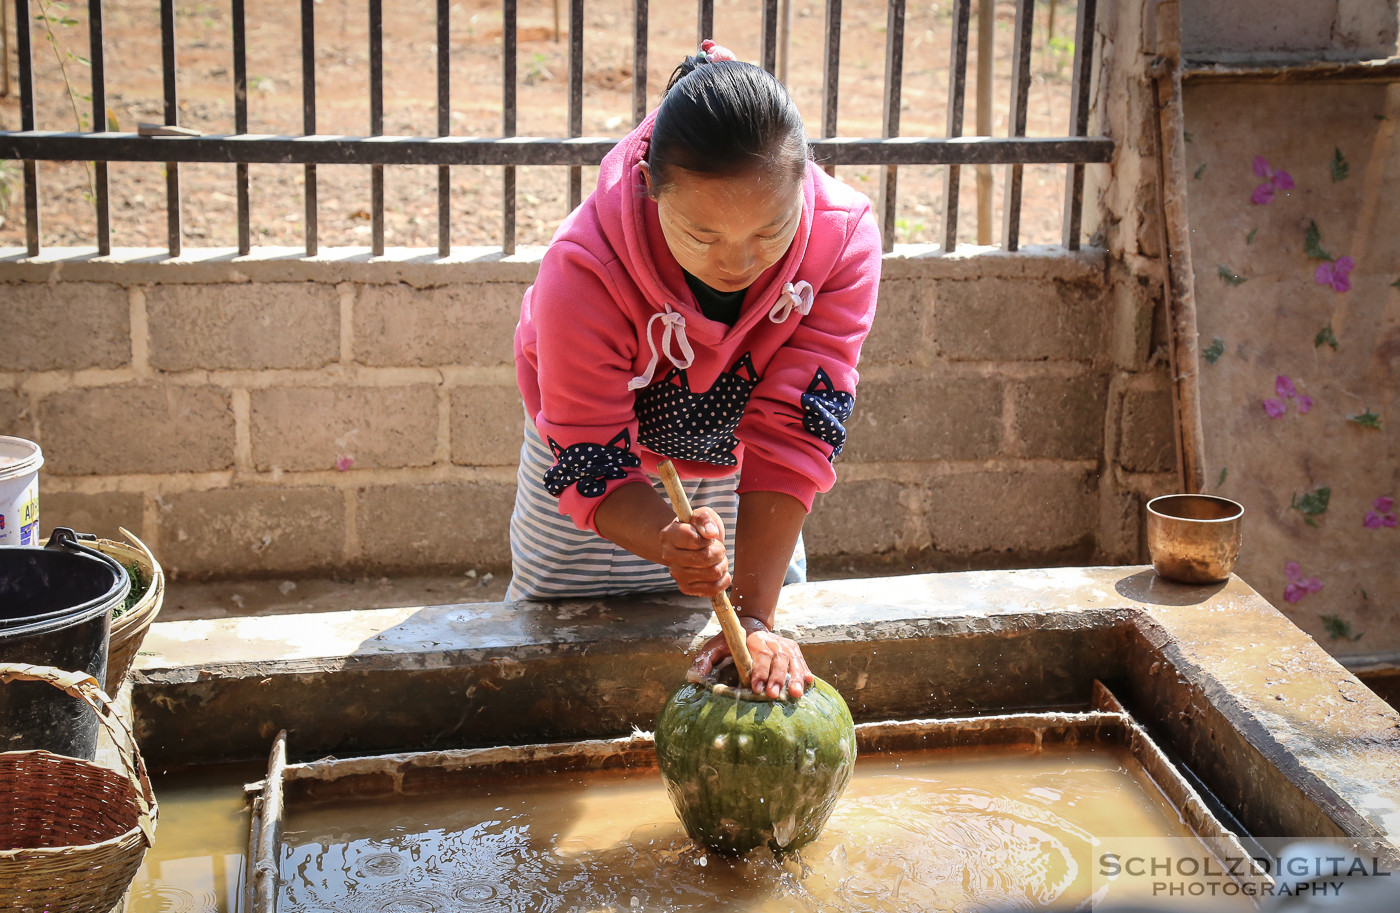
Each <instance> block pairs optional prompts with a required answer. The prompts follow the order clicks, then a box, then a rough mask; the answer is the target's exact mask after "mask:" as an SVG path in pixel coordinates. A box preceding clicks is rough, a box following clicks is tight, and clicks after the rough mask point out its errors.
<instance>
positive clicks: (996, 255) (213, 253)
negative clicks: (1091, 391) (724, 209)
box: [0, 244, 1105, 287]
mask: <svg viewBox="0 0 1400 913" xmlns="http://www.w3.org/2000/svg"><path fill="white" fill-rule="evenodd" d="M544 251H545V248H543V247H520V248H517V249H516V252H515V254H513V255H512V256H509V257H506V256H503V255H502V254H501V249H500V248H499V247H454V248H453V249H452V256H450V257H446V258H439V257H438V255H437V251H436V250H433V249H428V248H421V247H391V248H387V249H386V250H385V251H384V255H383V256H381V257H375V256H373V255H371V254H370V250H369V248H368V247H335V248H326V249H324V250H322V251H321V252H320V253H318V254H317V255H316V256H314V257H307V256H304V251H303V249H302V248H300V247H256V248H254V249H253V251H252V253H250V254H249V255H248V256H246V257H240V256H239V255H238V250H237V248H230V247H210V248H191V249H187V250H185V251H183V252H182V253H181V254H180V256H178V257H168V256H167V255H166V251H165V249H164V248H151V247H120V248H115V249H113V251H112V253H111V254H110V255H109V256H106V257H100V256H98V254H97V248H95V247H54V248H48V249H45V250H44V251H43V252H42V253H40V255H39V256H38V257H30V256H28V251H26V250H25V249H24V248H22V247H0V281H21V282H47V281H54V280H57V279H58V278H59V277H60V276H61V277H62V278H63V279H66V280H69V281H75V280H76V281H92V280H105V281H114V280H118V279H119V281H120V284H122V285H140V284H144V283H152V282H160V283H163V284H169V283H172V282H308V281H313V282H331V283H336V282H406V283H409V284H410V285H415V286H419V287H428V286H434V285H443V284H446V283H451V282H483V281H498V282H531V281H533V280H534V278H535V273H536V272H537V271H538V270H539V265H540V258H541V257H543V256H544ZM115 266H120V267H121V269H120V270H119V271H118V270H113V267H115ZM1104 270H1105V253H1104V251H1102V250H1099V249H1082V250H1079V251H1071V250H1068V249H1067V248H1064V247H1059V246H1052V245H1028V246H1026V247H1022V248H1021V249H1020V250H1019V251H1010V252H1008V251H1004V250H1001V249H1000V248H996V247H976V246H972V245H967V246H963V247H959V248H958V249H957V250H956V251H954V252H952V253H945V252H944V251H943V249H942V248H941V247H935V246H932V245H924V244H896V245H895V249H894V251H893V253H889V254H886V255H885V258H884V266H883V268H882V275H883V277H884V278H887V279H901V278H909V277H915V278H924V277H936V278H946V279H983V278H1023V277H1035V278H1046V279H1061V280H1067V281H1087V280H1098V281H1102V280H1103V278H1104Z"/></svg>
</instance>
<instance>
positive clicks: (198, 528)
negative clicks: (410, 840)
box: [0, 249, 1175, 579]
mask: <svg viewBox="0 0 1400 913" xmlns="http://www.w3.org/2000/svg"><path fill="white" fill-rule="evenodd" d="M148 256H149V252H139V253H138V252H125V253H123V252H118V254H117V255H116V256H114V257H112V258H110V259H106V260H100V261H99V260H95V259H93V258H91V256H90V255H85V254H82V253H79V252H71V251H70V252H62V251H59V252H56V253H53V254H47V255H45V257H43V258H41V259H39V260H32V261H31V260H26V259H24V258H23V257H22V256H21V252H19V251H0V296H3V298H4V300H5V301H6V304H7V306H6V308H5V312H6V314H7V315H8V316H7V318H6V319H7V330H8V332H7V333H6V336H7V337H8V340H9V341H8V342H7V343H6V345H5V347H4V348H5V352H6V361H5V363H4V364H0V433H6V434H15V435H19V436H22V437H27V438H30V439H32V440H35V441H38V442H39V443H40V445H41V446H42V447H43V449H44V453H45V458H46V463H45V466H44V468H43V471H42V474H41V488H40V510H41V524H42V526H43V528H44V530H46V531H47V530H49V529H52V528H53V527H54V526H56V525H71V526H74V527H77V528H79V529H83V530H91V531H95V532H99V533H102V534H104V535H115V531H116V528H117V527H118V526H124V527H126V528H128V529H130V530H131V531H132V532H134V533H136V534H137V535H139V536H141V537H142V539H144V540H145V541H146V542H147V543H148V544H149V545H150V546H151V547H152V548H153V549H154V550H155V551H156V553H157V555H158V557H159V558H160V559H161V561H162V563H163V564H164V565H165V567H166V568H167V569H168V570H169V571H170V572H171V573H172V575H174V576H177V577H185V578H192V579H201V578H220V577H239V576H272V577H276V576H287V577H295V576H301V575H326V574H329V575H337V576H358V575H361V574H402V573H437V572H463V571H465V570H468V569H472V568H480V569H482V570H487V569H490V570H493V571H496V572H502V571H504V570H505V569H506V567H507V565H508V562H509V547H508V538H507V523H508V519H509V515H510V509H511V504H512V500H513V497H514V491H515V469H516V459H517V454H518V449H519V444H520V427H521V416H522V410H521V404H520V397H519V394H518V393H517V391H516V388H515V376H514V368H513V358H512V334H513V330H514V325H515V322H516V318H517V314H518V308H519V302H520V296H521V293H522V292H523V291H524V290H525V288H526V287H527V286H528V284H529V283H530V282H531V281H532V280H533V277H534V275H535V271H536V269H537V266H538V256H539V251H532V252H525V253H522V254H521V255H519V256H517V257H514V258H510V259H507V260H502V259H500V258H499V257H497V256H489V255H482V256H480V257H479V258H475V259H474V258H473V257H472V256H470V255H468V256H461V257H458V258H455V259H454V260H451V261H438V262H427V261H425V259H424V257H423V254H422V252H397V253H391V255H390V256H388V257H386V258H382V259H380V260H377V261H375V262H369V260H368V258H367V257H366V256H364V255H363V254H361V253H356V252H351V251H341V252H329V253H328V254H326V255H323V256H322V257H319V258H315V259H311V260H306V259H301V258H299V257H296V256H291V255H288V256H285V257H283V256H279V255H278V253H277V252H271V253H263V254H260V255H257V256H255V257H253V258H241V259H236V258H233V257H231V256H230V255H229V254H228V253H227V252H216V251H206V252H194V253H192V254H189V255H188V256H187V257H185V258H183V259H181V260H179V261H160V260H156V259H154V258H152V259H147V257H148ZM1114 281H1115V272H1114V270H1112V269H1110V267H1109V266H1108V265H1107V262H1106V260H1105V257H1104V255H1103V253H1102V252H1097V253H1094V252H1086V253H1081V254H1070V253H1068V252H1066V251H1063V250H1059V249H1045V250H1034V249H1031V250H1024V251H1022V252H1019V253H1015V254H1006V253H1002V252H997V251H986V250H973V251H969V252H967V253H959V254H956V255H951V256H938V255H934V254H932V253H930V252H927V251H920V250H917V249H901V251H899V252H897V253H896V254H894V255H891V256H889V257H887V258H886V262H885V270H884V280H883V282H882V285H881V301H880V306H879V311H878V316H877V320H876V325H875V328H874V330H873V332H872V334H871V337H870V340H869V342H868V344H867V346H866V349H865V351H864V354H863V358H862V374H863V379H862V384H861V388H860V392H859V396H858V400H857V404H856V410H855V414H854V416H853V419H852V423H851V426H850V433H849V439H848V444H847V447H846V450H845V452H844V453H843V454H842V456H841V458H840V459H839V460H838V463H837V467H838V470H839V473H840V477H841V481H840V482H838V485H837V487H836V488H835V489H834V490H833V491H832V492H831V493H830V494H827V495H825V496H821V497H820V498H819V500H818V502H817V505H816V507H815V508H814V511H813V515H812V517H811V519H810V520H809V523H808V527H807V542H808V550H809V554H810V555H811V557H812V560H813V562H814V564H816V565H819V566H820V565H823V564H825V565H828V566H831V567H834V568H839V567H842V566H849V567H851V568H868V567H870V566H872V565H877V566H886V567H890V568H902V567H905V566H907V567H908V568H911V569H919V570H930V569H942V568H954V567H956V568H969V567H993V566H995V567H1004V566H1028V565H1036V564H1045V563H1114V562H1124V561H1126V562H1131V561H1137V560H1139V558H1140V542H1139V538H1140V500H1141V495H1142V494H1144V493H1147V492H1154V491H1158V490H1170V489H1171V488H1172V486H1173V485H1174V484H1175V483H1174V475H1173V469H1174V465H1175V461H1174V454H1173V453H1172V452H1171V432H1170V427H1171V425H1170V422H1171V419H1170V412H1169V411H1167V409H1166V407H1169V405H1170V400H1169V394H1168V399H1166V400H1165V401H1164V400H1163V395H1164V391H1167V390H1168V387H1167V379H1166V377H1165V376H1164V371H1163V369H1162V367H1161V365H1160V364H1159V363H1158V362H1154V361H1153V360H1152V359H1151V357H1150V354H1149V353H1150V352H1151V350H1152V343H1151V340H1150V339H1149V338H1147V337H1150V335H1151V332H1152V326H1153V321H1152V319H1151V315H1150V313H1149V314H1142V313H1138V312H1137V311H1133V310H1132V309H1131V308H1129V309H1127V310H1126V311H1125V309H1124V308H1123V307H1122V306H1121V305H1116V304H1115V303H1114V302H1115V301H1116V300H1117V298H1118V297H1119V296H1118V295H1117V294H1116V293H1115V291H1114V289H1113V288H1112V285H1113V283H1114ZM1134 300H1136V301H1138V304H1139V308H1140V309H1146V310H1149V311H1150V309H1151V307H1153V300H1152V299H1151V298H1150V297H1143V296H1138V298H1136V299H1134ZM1125 322H1126V325H1124V324H1125Z"/></svg>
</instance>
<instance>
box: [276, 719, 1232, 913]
mask: <svg viewBox="0 0 1400 913" xmlns="http://www.w3.org/2000/svg"><path fill="white" fill-rule="evenodd" d="M1118 847H1130V848H1131V851H1132V852H1133V853H1135V854H1144V853H1145V854H1149V855H1158V856H1161V857H1163V858H1166V857H1169V856H1172V857H1180V856H1181V855H1182V854H1183V853H1191V852H1194V853H1195V854H1196V855H1197V856H1198V857H1199V856H1200V855H1202V854H1203V853H1204V850H1203V848H1201V847H1200V844H1199V843H1196V842H1195V841H1194V838H1191V837H1190V835H1189V832H1188V831H1187V830H1186V829H1185V828H1184V827H1183V826H1182V824H1181V823H1180V822H1179V820H1178V818H1177V816H1176V813H1175V811H1174V810H1172V809H1171V808H1170V807H1169V806H1168V805H1167V804H1166V803H1165V801H1164V800H1163V799H1162V797H1161V796H1160V794H1159V793H1158V792H1157V790H1156V787H1155V786H1154V785H1153V784H1152V783H1151V781H1150V780H1149V779H1148V778H1147V777H1146V776H1145V775H1144V774H1143V773H1142V771H1141V769H1140V768H1139V767H1138V765H1137V764H1136V762H1135V761H1134V760H1133V759H1132V758H1131V756H1129V755H1128V754H1127V753H1126V752H1124V751H1121V750H1118V749H1116V748H1107V747H1098V748H1092V747H1091V748H1080V749H1076V750H1073V751H1066V752H1061V753H1056V752H1045V753H1034V752H1032V751H1029V750H1019V749H997V750H985V749H978V750H975V751H960V752H952V753H949V752H924V753H918V754H911V755H905V756H902V757H887V758H882V757H870V756H862V757H861V758H860V760H859V761H858V762H857V764H856V772H855V775H854V777H853V778H852V781H851V785H850V787H849V788H848V790H847V791H846V793H845V795H844V796H843V798H842V799H841V801H840V802H839V803H838V804H837V806H836V810H835V812H834V813H833V815H832V817H831V819H830V821H829V823H828V825H827V828H826V830H825V831H824V833H823V834H822V836H821V838H820V839H819V840H818V841H816V842H815V843H813V844H812V845H810V846H808V847H807V848H805V849H804V850H803V851H802V852H801V853H800V855H799V856H798V857H796V858H789V859H787V860H783V861H780V860H777V859H775V858H773V856H772V855H771V854H769V853H768V852H767V851H760V852H756V853H753V854H750V856H749V857H747V858H745V859H742V860H729V859H725V858H723V857H720V856H716V855H713V854H709V853H706V852H704V851H703V850H701V849H699V848H698V847H696V846H695V845H694V844H692V843H691V842H690V840H689V839H688V838H687V837H686V836H685V834H684V832H683V831H682V830H681V828H680V825H679V823H678V822H677V820H676V817H675V814H674V813H673V811H672V810H671V807H670V805H669V803H668V800H667V798H666V794H665V790H664V787H663V786H662V783H661V781H660V778H659V776H658V775H657V774H656V773H655V772H654V771H652V772H634V773H614V772H608V773H592V774H587V775H583V776H572V775H571V776H567V777H566V776H562V775H561V776H556V777H552V778H539V779H528V780H495V781H492V782H490V783H487V784H485V785H484V789H483V790H482V791H481V792H480V793H478V794H475V795H472V796H466V795H444V796H437V797H432V798H423V799H418V798H415V799H406V800H396V801H392V802H384V801H380V802H375V803H339V804H336V805H333V806H331V805H327V806H323V807H305V806H303V807H300V808H297V807H295V806H294V807H293V808H292V809H291V814H290V815H289V818H288V820H287V829H286V832H285V836H284V846H283V854H284V855H283V857H282V860H281V872H282V878H283V887H282V893H281V896H280V900H279V910H280V911H282V913H292V911H307V913H311V911H316V913H323V911H324V913H429V911H476V910H483V911H484V910H498V911H506V910H508V911H521V913H524V911H531V913H535V911H544V913H549V911H561V913H562V911H612V910H618V911H633V910H657V911H666V910H714V911H719V910H725V911H730V910H739V911H756V913H760V911H761V913H767V911H774V913H776V911H784V913H786V911H791V910H799V911H842V913H864V911H883V910H901V911H903V910H958V911H963V910H1015V909H1036V908H1042V907H1046V906H1050V905H1053V906H1055V907H1056V908H1061V907H1064V908H1072V907H1074V906H1076V905H1078V904H1080V903H1083V902H1084V901H1088V900H1093V901H1096V902H1097V901H1100V900H1103V899H1104V898H1105V891H1106V890H1107V889H1108V887H1109V885H1108V882H1107V881H1106V880H1105V879H1104V878H1103V877H1102V876H1103V869H1102V856H1103V853H1104V852H1105V851H1106V850H1108V849H1115V850H1116V848H1118ZM1183 847H1187V849H1183ZM1190 847H1194V850H1193V849H1189V848H1190ZM1113 890H1114V893H1113V894H1112V896H1111V899H1112V900H1114V901H1116V902H1122V901H1124V900H1133V899H1138V900H1144V899H1145V900H1152V901H1154V902H1156V901H1159V900H1169V899H1170V898H1157V897H1153V896H1152V894H1151V893H1150V889H1149V888H1148V882H1146V881H1143V882H1141V883H1136V882H1135V883H1133V884H1128V883H1127V882H1126V880H1125V881H1123V882H1118V883H1115V884H1114V885H1113ZM1192 902H1194V903H1195V904H1196V906H1197V908H1199V897H1197V898H1195V900H1194V901H1192ZM1178 903H1180V901H1178ZM1185 908H1190V905H1189V903H1188V904H1187V906H1186V907H1185Z"/></svg>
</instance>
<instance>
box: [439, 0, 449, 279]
mask: <svg viewBox="0 0 1400 913" xmlns="http://www.w3.org/2000/svg"><path fill="white" fill-rule="evenodd" d="M451 8H452V4H451V0H437V109H438V110H437V115H438V116H437V128H438V136H446V135H447V134H449V133H451V132H452V66H451V60H452V57H451V55H450V54H449V53H448V52H449V51H450V50H451V40H452V30H451V28H450V27H449V26H450V25H451V12H450V11H451ZM437 208H438V257H439V258H446V257H449V256H451V255H452V169H451V168H450V167H449V166H447V165H439V166H438V205H437Z"/></svg>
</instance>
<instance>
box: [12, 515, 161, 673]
mask: <svg viewBox="0 0 1400 913" xmlns="http://www.w3.org/2000/svg"><path fill="white" fill-rule="evenodd" d="M117 528H118V529H120V530H121V532H122V535H123V536H125V537H126V538H127V540H128V541H127V542H117V541H115V540H113V539H96V540H84V541H83V544H85V545H90V546H92V547H93V548H96V549H97V550H98V551H100V552H101V553H102V554H104V555H107V556H108V557H109V558H113V559H115V560H116V561H117V562H119V563H120V564H121V566H122V567H127V566H128V565H132V564H134V565H136V566H137V567H139V568H140V569H141V576H142V577H144V578H145V579H146V580H147V581H148V583H147V586H146V592H145V593H143V594H142V596H141V599H140V600H139V601H137V603H136V605H134V606H132V607H131V608H130V609H129V610H128V611H126V612H123V613H122V614H121V616H120V617H118V618H114V619H112V633H111V634H110V635H109V636H108V637H107V680H106V681H105V682H103V684H102V690H103V691H106V692H107V693H108V694H110V695H114V696H115V695H116V693H117V692H118V691H120V690H122V685H123V684H125V682H126V676H127V673H129V672H130V671H131V667H132V665H133V664H134V663H135V662H136V654H137V652H138V651H140V649H141V642H142V641H143V640H145V639H146V631H147V629H149V628H150V626H151V622H153V621H155V619H156V616H157V615H158V614H160V607H161V604H162V603H163V602H165V571H163V570H162V569H161V566H160V562H159V561H157V560H156V558H155V555H152V554H151V550H150V549H148V548H146V544H145V543H144V542H142V541H141V540H140V539H138V538H136V537H135V536H133V535H132V534H131V533H129V532H128V531H127V530H126V529H124V528H122V527H120V526H119V527H117ZM48 541H49V540H48V539H47V538H45V539H42V540H40V542H39V544H40V545H41V546H42V545H46V544H48ZM132 583H133V585H134V584H135V581H132Z"/></svg>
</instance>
